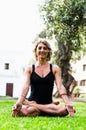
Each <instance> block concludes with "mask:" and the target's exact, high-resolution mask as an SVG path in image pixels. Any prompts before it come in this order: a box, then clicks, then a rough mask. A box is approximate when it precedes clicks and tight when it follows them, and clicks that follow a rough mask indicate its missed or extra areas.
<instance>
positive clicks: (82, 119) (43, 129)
mask: <svg viewBox="0 0 86 130" xmlns="http://www.w3.org/2000/svg"><path fill="white" fill-rule="evenodd" d="M15 102H16V101H15V100H0V130H86V113H85V112H86V104H85V103H79V102H74V106H75V108H76V110H77V112H76V114H75V117H74V118H71V117H70V116H69V115H68V116H67V117H11V109H12V106H13V104H14V103H15Z"/></svg>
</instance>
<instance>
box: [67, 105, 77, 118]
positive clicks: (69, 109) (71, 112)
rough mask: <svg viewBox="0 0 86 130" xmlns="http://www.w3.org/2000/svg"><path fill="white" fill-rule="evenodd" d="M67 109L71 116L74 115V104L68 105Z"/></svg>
mask: <svg viewBox="0 0 86 130" xmlns="http://www.w3.org/2000/svg"><path fill="white" fill-rule="evenodd" d="M66 108H67V111H68V113H69V115H70V116H71V117H74V113H75V109H74V107H73V105H66Z"/></svg>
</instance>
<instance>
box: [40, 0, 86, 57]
mask: <svg viewBox="0 0 86 130" xmlns="http://www.w3.org/2000/svg"><path fill="white" fill-rule="evenodd" d="M40 12H41V16H42V18H43V19H44V22H45V25H46V30H45V33H46V37H49V38H50V39H52V37H53V35H54V36H55V39H56V40H57V42H58V38H59V39H60V40H61V41H62V42H64V44H65V45H66V46H69V45H70V51H72V52H74V53H78V55H79V56H80V55H81V53H83V54H84V52H85V51H86V47H85V42H86V41H85V40H86V39H85V38H86V30H85V29H86V12H85V0H45V2H44V5H41V6H40ZM74 53H73V54H74ZM71 58H72V55H71Z"/></svg>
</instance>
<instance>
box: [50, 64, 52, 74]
mask: <svg viewBox="0 0 86 130" xmlns="http://www.w3.org/2000/svg"><path fill="white" fill-rule="evenodd" d="M50 71H51V72H52V64H50Z"/></svg>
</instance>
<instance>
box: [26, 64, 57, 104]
mask: <svg viewBox="0 0 86 130" xmlns="http://www.w3.org/2000/svg"><path fill="white" fill-rule="evenodd" d="M32 69H33V70H32V74H31V79H30V80H31V93H30V96H29V98H28V100H29V101H32V100H34V101H36V102H37V103H38V104H49V103H51V102H52V91H53V86H54V79H55V78H54V75H53V72H52V64H50V72H49V73H48V74H47V75H46V76H45V77H43V78H42V77H40V76H39V75H38V74H37V73H36V72H35V65H32Z"/></svg>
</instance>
